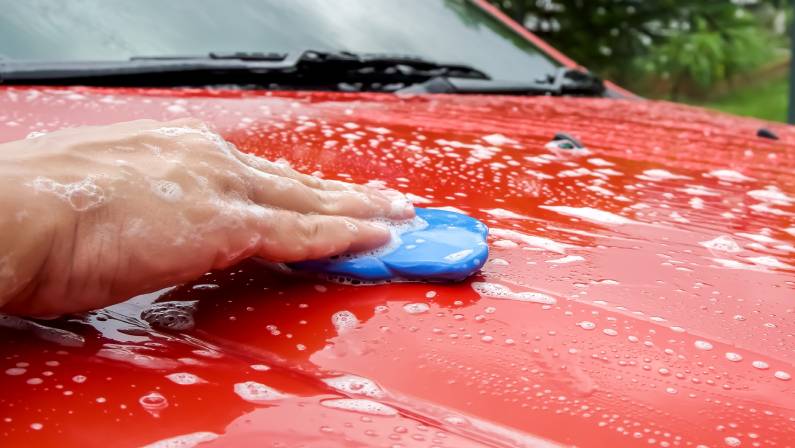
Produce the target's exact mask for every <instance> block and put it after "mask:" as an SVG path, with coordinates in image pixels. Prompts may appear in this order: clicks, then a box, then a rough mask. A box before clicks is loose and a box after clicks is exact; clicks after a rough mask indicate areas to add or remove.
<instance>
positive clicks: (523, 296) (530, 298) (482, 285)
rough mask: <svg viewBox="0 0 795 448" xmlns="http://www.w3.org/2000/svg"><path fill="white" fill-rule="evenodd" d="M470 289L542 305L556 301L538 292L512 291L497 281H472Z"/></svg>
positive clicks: (492, 295)
mask: <svg viewBox="0 0 795 448" xmlns="http://www.w3.org/2000/svg"><path fill="white" fill-rule="evenodd" d="M471 286H472V289H473V290H475V292H477V293H478V294H480V295H483V296H486V297H491V298H492V299H505V300H516V301H518V302H533V303H541V304H544V305H554V304H556V303H557V300H555V298H553V297H550V296H548V295H546V294H541V293H539V292H513V291H511V289H510V288H508V287H507V286H503V285H500V284H497V283H488V282H472V285H471Z"/></svg>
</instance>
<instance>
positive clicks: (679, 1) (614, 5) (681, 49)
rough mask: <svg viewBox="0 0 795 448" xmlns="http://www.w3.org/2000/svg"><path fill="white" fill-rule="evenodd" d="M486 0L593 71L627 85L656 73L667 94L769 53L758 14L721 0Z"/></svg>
mask: <svg viewBox="0 0 795 448" xmlns="http://www.w3.org/2000/svg"><path fill="white" fill-rule="evenodd" d="M491 1H492V2H493V3H495V4H496V5H497V6H499V7H501V8H502V9H503V10H504V11H506V12H507V13H508V14H509V15H511V16H512V17H513V18H514V19H516V20H518V21H520V23H524V24H525V25H526V26H528V28H530V29H531V30H532V31H534V32H535V33H536V34H538V35H540V36H541V37H543V38H544V39H546V40H548V41H549V42H550V43H551V44H552V45H554V46H555V47H557V48H559V49H560V50H561V51H563V52H564V53H566V54H567V55H569V56H571V57H572V58H573V59H574V60H576V61H577V62H578V63H580V64H582V65H584V66H586V67H588V68H590V69H591V70H593V71H595V72H597V73H599V74H600V75H602V76H604V77H606V78H610V79H613V80H615V81H617V82H619V83H620V84H624V85H628V86H630V87H632V86H633V85H636V84H637V80H639V79H648V78H649V77H652V78H657V79H662V80H665V81H666V83H667V85H669V87H670V92H669V93H670V94H671V95H672V96H676V95H677V94H678V93H679V91H680V89H681V88H682V86H683V85H691V86H692V85H694V84H695V85H696V86H700V87H707V86H709V85H711V84H713V83H715V82H718V81H721V80H725V79H729V78H731V76H733V75H735V74H738V73H742V72H744V71H747V70H749V69H752V68H755V67H757V66H758V65H759V64H760V63H762V62H764V61H766V60H768V59H769V58H770V55H771V51H772V48H771V45H770V33H769V32H767V31H766V30H765V29H763V27H762V26H760V23H759V21H758V19H757V16H756V15H755V14H752V13H751V12H750V11H749V10H748V9H747V8H744V7H741V6H737V5H735V4H733V3H732V2H730V1H728V0H721V1H717V0H716V1H692V0H654V1H647V0H491ZM776 6H778V3H777V2H776V1H775V0H761V1H759V2H757V3H756V5H755V6H754V8H755V9H756V10H757V11H758V10H763V9H765V8H767V9H772V8H774V7H776Z"/></svg>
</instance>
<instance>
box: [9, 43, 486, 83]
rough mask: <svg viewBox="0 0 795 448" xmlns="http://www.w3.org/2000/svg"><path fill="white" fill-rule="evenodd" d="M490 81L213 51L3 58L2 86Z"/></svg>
mask: <svg viewBox="0 0 795 448" xmlns="http://www.w3.org/2000/svg"><path fill="white" fill-rule="evenodd" d="M438 77H444V78H450V79H452V78H462V79H480V80H488V79H489V77H488V75H486V74H485V73H483V72H482V71H480V70H477V69H475V68H472V67H469V66H467V65H464V64H445V63H439V62H434V61H429V60H426V59H423V58H420V57H416V56H407V55H389V54H366V53H358V54H357V53H350V52H323V51H313V50H308V51H304V52H302V53H296V54H290V53H249V52H244V53H210V54H209V55H206V56H189V55H188V56H155V57H134V58H131V59H130V60H129V61H78V62H71V61H70V62H32V61H18V60H0V84H50V85H52V84H56V85H73V84H82V85H93V86H146V87H153V86H158V87H173V86H208V85H228V84H235V85H239V86H251V87H266V88H271V89H308V90H336V91H340V90H342V91H379V92H384V91H386V92H393V91H397V90H400V89H403V88H406V87H408V86H410V85H413V84H418V83H422V82H425V81H428V80H430V79H433V78H438Z"/></svg>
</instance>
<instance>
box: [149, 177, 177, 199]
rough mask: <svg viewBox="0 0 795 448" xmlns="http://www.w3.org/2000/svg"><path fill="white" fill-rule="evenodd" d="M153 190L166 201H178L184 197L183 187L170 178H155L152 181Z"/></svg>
mask: <svg viewBox="0 0 795 448" xmlns="http://www.w3.org/2000/svg"><path fill="white" fill-rule="evenodd" d="M150 185H151V188H152V192H153V193H154V194H155V195H157V196H158V197H159V198H161V199H163V200H164V201H166V202H177V201H179V200H180V199H182V196H183V192H182V187H181V186H180V185H179V184H178V183H176V182H171V181H168V180H155V181H152V182H151V183H150Z"/></svg>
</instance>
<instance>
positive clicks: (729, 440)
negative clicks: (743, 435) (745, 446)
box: [723, 436, 741, 447]
mask: <svg viewBox="0 0 795 448" xmlns="http://www.w3.org/2000/svg"><path fill="white" fill-rule="evenodd" d="M723 443H725V444H726V446H731V447H735V446H740V445H741V442H740V439H738V438H737V437H731V436H729V437H726V438H725V439H723Z"/></svg>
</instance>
